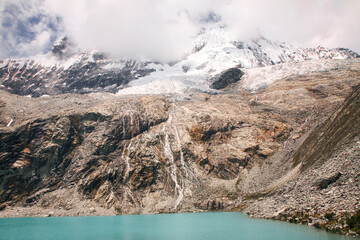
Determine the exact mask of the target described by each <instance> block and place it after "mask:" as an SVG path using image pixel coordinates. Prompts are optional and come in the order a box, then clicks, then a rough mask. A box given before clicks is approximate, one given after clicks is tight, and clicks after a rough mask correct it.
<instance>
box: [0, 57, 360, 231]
mask: <svg viewBox="0 0 360 240" xmlns="http://www.w3.org/2000/svg"><path fill="white" fill-rule="evenodd" d="M345 63H346V64H345ZM314 64H316V62H314ZM305 66H307V65H305ZM229 71H230V72H232V71H233V70H229ZM359 77H360V64H359V61H356V60H354V61H351V62H345V61H344V64H342V65H341V67H337V68H331V69H329V70H327V71H323V72H321V71H320V72H310V73H308V74H307V75H296V76H289V77H285V78H283V79H278V80H277V81H276V82H274V83H273V84H271V85H269V86H267V87H266V88H263V89H260V90H258V91H252V92H249V91H245V90H243V89H242V88H241V84H242V82H237V83H233V85H232V86H233V87H232V89H231V91H229V90H228V89H224V91H222V92H219V94H215V95H210V94H207V93H202V92H193V93H191V97H189V98H184V99H181V98H176V97H172V96H169V97H164V96H155V95H152V96H150V95H146V96H135V95H134V96H116V95H113V94H108V93H91V94H83V95H78V94H63V95H56V96H47V97H40V98H28V97H24V96H18V95H14V94H11V93H8V92H6V91H1V94H0V142H1V146H0V209H1V211H0V216H2V217H6V216H45V215H46V216H48V215H51V216H59V215H101V214H132V213H161V212H179V211H180V212H187V211H214V210H231V209H233V210H234V209H241V210H243V211H245V212H246V213H249V214H251V215H253V216H257V217H268V218H276V219H283V220H286V219H287V218H289V219H293V217H294V219H295V218H298V217H297V216H295V215H296V214H297V212H298V211H303V212H304V214H305V211H307V213H308V215H307V216H308V217H307V218H306V219H310V218H311V219H313V220H314V221H317V220H321V219H319V218H316V216H324V218H325V213H327V212H328V211H330V209H331V211H332V212H333V213H334V214H335V215H334V219H339V218H342V219H346V216H345V215H346V214H352V213H353V212H354V211H355V210H356V209H358V208H359V207H360V206H359V199H358V196H359V195H360V193H359V191H360V190H359V188H358V185H359V181H360V179H359V177H358V176H357V173H358V172H359V170H360V169H358V168H359V164H357V161H358V159H359V144H358V142H359V129H360V128H359V127H358V126H359V122H358V117H357V116H359V87H356V86H357V85H358V84H360V82H359ZM349 94H350V97H348V98H346V97H347V96H348V95H349ZM344 99H347V100H346V101H345V102H344ZM339 106H341V107H340V108H339ZM334 112H335V113H334ZM338 135H340V136H339V137H338ZM339 173H340V174H339ZM322 182H324V184H322ZM325 183H326V184H327V187H321V186H325ZM308 208H309V210H306V209H308ZM16 214H19V215H16ZM291 214H292V215H291ZM326 216H330V215H326ZM335 216H337V217H335ZM292 221H293V220H292ZM294 221H295V220H294ZM296 221H297V220H296ZM304 221H305V220H304ZM336 221H338V220H336ZM320 225H321V224H320ZM344 231H345V230H344Z"/></svg>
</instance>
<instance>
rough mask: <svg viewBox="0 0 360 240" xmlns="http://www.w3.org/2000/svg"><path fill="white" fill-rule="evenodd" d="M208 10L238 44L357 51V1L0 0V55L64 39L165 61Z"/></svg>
mask: <svg viewBox="0 0 360 240" xmlns="http://www.w3.org/2000/svg"><path fill="white" fill-rule="evenodd" d="M210 12H213V13H215V14H217V15H218V16H220V17H221V19H222V21H223V22H224V24H226V25H227V26H228V28H229V29H230V31H231V32H232V34H233V36H234V38H236V39H238V40H248V39H251V38H253V37H254V36H257V35H258V34H261V35H263V36H265V37H267V38H269V39H273V40H279V41H285V42H289V43H293V44H295V45H299V46H305V47H316V46H318V45H322V46H325V47H347V48H350V49H352V50H354V51H356V52H358V53H359V52H360V24H359V23H360V14H359V13H360V0H223V1H219V0H61V1H60V0H58V1H57V0H0V57H1V58H5V57H16V56H29V55H35V54H40V53H45V52H47V51H49V49H50V47H51V44H52V42H53V41H54V40H55V39H56V38H58V37H59V36H62V35H68V36H69V37H70V38H71V39H73V41H75V42H76V43H77V44H78V45H79V46H80V47H81V48H84V49H98V50H101V51H105V52H108V53H111V54H113V56H116V57H132V58H139V57H146V58H150V59H154V60H159V61H170V60H174V59H177V58H179V57H181V55H182V54H183V53H184V52H186V51H189V50H190V49H191V47H192V38H193V37H194V36H195V35H196V33H197V32H198V31H199V27H200V25H201V23H202V21H201V19H204V18H205V17H206V16H207V15H208V14H209V13H210Z"/></svg>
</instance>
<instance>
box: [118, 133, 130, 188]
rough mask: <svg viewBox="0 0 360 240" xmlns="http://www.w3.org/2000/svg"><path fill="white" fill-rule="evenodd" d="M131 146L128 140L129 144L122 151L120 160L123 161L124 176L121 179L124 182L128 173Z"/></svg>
mask: <svg viewBox="0 0 360 240" xmlns="http://www.w3.org/2000/svg"><path fill="white" fill-rule="evenodd" d="M131 144H132V140H130V143H129V145H128V146H127V147H126V148H125V147H124V149H123V152H122V156H121V158H122V159H124V161H125V174H124V177H123V181H124V182H126V181H127V179H128V177H129V172H130V162H129V161H130V157H129V155H130V147H131Z"/></svg>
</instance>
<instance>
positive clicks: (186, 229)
mask: <svg viewBox="0 0 360 240" xmlns="http://www.w3.org/2000/svg"><path fill="white" fill-rule="evenodd" d="M0 239H1V240H2V239H4V240H5V239H6V240H20V239H24V240H32V239H34V240H35V239H36V240H45V239H46V240H57V239H62V240H70V239H77V240H112V239H114V240H115V239H116V240H165V239H166V240H177V239H179V240H180V239H181V240H192V239H194V240H215V239H216V240H232V239H234V240H235V239H243V240H255V239H259V240H264V239H269V240H271V239H274V240H275V239H276V240H285V239H286V240H297V239H298V240H300V239H301V240H315V239H331V240H333V239H334V240H335V239H352V238H350V237H345V236H340V235H335V234H330V233H327V232H325V231H320V230H317V229H315V228H313V227H308V226H301V225H296V224H290V223H284V222H278V221H270V220H261V219H251V218H249V217H247V216H246V215H244V214H240V213H225V212H216V213H179V214H157V215H125V216H107V217H53V218H3V219H0Z"/></svg>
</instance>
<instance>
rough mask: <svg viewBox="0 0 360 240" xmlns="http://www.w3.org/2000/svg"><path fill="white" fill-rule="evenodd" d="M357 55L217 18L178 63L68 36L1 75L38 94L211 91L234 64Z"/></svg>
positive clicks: (21, 90) (6, 85) (0, 65)
mask: <svg viewBox="0 0 360 240" xmlns="http://www.w3.org/2000/svg"><path fill="white" fill-rule="evenodd" d="M358 57H359V55H358V54H357V53H355V52H353V51H351V50H349V49H344V48H336V49H327V48H324V47H317V48H298V47H295V46H293V45H290V44H286V43H282V42H278V41H271V40H269V39H266V38H264V37H262V36H259V37H258V38H256V39H254V40H251V41H247V42H244V41H240V40H235V39H234V38H233V37H232V36H231V35H230V33H229V32H228V30H227V28H226V26H223V25H222V24H221V23H219V22H217V23H212V24H208V25H207V26H205V27H203V28H202V30H201V31H200V33H199V34H198V36H196V38H195V39H194V48H193V50H192V51H191V52H190V53H188V54H186V55H185V56H184V58H183V59H182V60H181V61H178V62H177V63H175V64H160V63H155V62H150V61H140V60H128V59H110V58H107V57H106V55H105V54H103V53H100V52H98V51H91V52H86V51H81V50H79V49H77V48H76V47H75V46H74V45H73V44H71V43H69V41H68V39H67V38H66V37H65V38H62V39H60V40H58V41H56V42H55V43H54V45H53V48H52V51H51V52H50V53H48V54H46V55H43V56H37V57H32V58H28V59H17V60H14V59H5V60H0V81H1V84H2V88H3V89H6V90H7V91H9V92H12V93H16V94H20V95H30V96H33V97H37V96H41V95H55V94H61V93H88V92H112V93H116V92H117V93H118V94H142V93H150V94H159V93H160V94H164V93H165V94H167V93H178V92H182V91H184V90H187V89H198V90H201V91H210V89H209V86H210V82H209V78H211V77H212V76H214V75H216V74H219V73H220V72H222V71H224V70H226V69H229V68H232V67H238V68H247V69H248V68H255V67H264V66H269V65H275V64H280V63H291V62H301V61H307V60H314V59H349V58H358Z"/></svg>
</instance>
